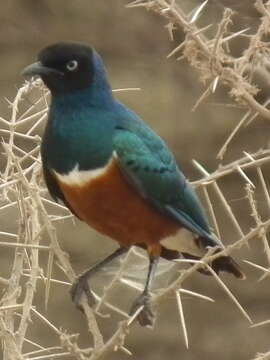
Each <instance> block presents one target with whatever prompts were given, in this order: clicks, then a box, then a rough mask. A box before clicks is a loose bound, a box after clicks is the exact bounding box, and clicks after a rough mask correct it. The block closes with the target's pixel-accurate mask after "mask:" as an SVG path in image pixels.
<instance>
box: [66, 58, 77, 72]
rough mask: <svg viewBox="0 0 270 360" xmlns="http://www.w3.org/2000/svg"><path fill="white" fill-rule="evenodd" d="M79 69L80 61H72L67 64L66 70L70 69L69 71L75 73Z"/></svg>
mask: <svg viewBox="0 0 270 360" xmlns="http://www.w3.org/2000/svg"><path fill="white" fill-rule="evenodd" d="M77 67H78V61H76V60H71V61H69V62H68V63H67V64H66V68H67V69H68V71H74V70H76V69H77Z"/></svg>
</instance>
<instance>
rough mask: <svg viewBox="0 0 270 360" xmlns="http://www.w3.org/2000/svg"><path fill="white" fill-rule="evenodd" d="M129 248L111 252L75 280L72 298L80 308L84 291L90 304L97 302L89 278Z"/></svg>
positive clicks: (71, 291)
mask: <svg viewBox="0 0 270 360" xmlns="http://www.w3.org/2000/svg"><path fill="white" fill-rule="evenodd" d="M127 250H128V248H123V247H120V248H118V249H117V250H115V251H114V252H113V253H112V254H110V255H109V256H107V257H106V258H105V259H103V260H102V261H100V262H99V263H98V264H96V265H94V266H93V267H91V268H90V269H88V270H87V271H85V272H84V273H83V274H82V275H80V276H79V277H78V279H77V280H76V281H75V282H74V284H73V285H72V287H71V290H70V294H71V299H72V301H73V302H74V303H75V305H76V306H77V307H78V308H79V309H80V310H81V305H80V301H81V296H82V294H83V293H85V295H86V296H87V299H88V303H89V305H90V306H93V305H94V304H95V298H94V295H93V293H92V291H91V288H90V286H89V284H88V280H89V279H90V278H91V277H92V276H93V275H95V274H96V273H97V272H98V271H99V270H100V269H101V268H102V267H103V266H105V265H107V264H109V263H110V262H111V261H112V260H113V259H115V258H117V257H118V256H120V255H122V254H124V253H125V252H126V251H127Z"/></svg>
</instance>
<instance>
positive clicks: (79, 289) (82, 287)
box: [70, 275, 96, 310]
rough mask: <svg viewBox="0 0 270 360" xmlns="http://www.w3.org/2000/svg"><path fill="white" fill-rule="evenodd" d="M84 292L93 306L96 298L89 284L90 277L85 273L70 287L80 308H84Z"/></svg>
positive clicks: (72, 295)
mask: <svg viewBox="0 0 270 360" xmlns="http://www.w3.org/2000/svg"><path fill="white" fill-rule="evenodd" d="M83 294H85V295H86V297H87V301H88V304H89V306H91V307H93V306H94V305H95V303H96V300H95V297H94V294H93V293H92V291H91V288H90V286H89V284H88V278H87V277H86V276H84V275H82V276H80V277H79V278H78V279H77V280H76V281H75V282H74V284H73V285H72V287H71V289H70V295H71V299H72V301H73V302H74V304H75V305H76V307H77V308H78V309H80V310H82V306H81V298H82V295H83Z"/></svg>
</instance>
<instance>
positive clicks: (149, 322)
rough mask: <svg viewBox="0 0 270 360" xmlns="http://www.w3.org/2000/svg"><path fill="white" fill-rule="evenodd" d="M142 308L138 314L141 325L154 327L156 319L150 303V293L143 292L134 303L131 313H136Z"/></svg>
mask: <svg viewBox="0 0 270 360" xmlns="http://www.w3.org/2000/svg"><path fill="white" fill-rule="evenodd" d="M141 307H143V308H142V310H141V311H140V312H139V314H138V315H137V320H138V322H139V324H140V325H141V326H149V327H152V326H153V325H154V321H155V314H154V312H153V310H152V307H151V305H150V296H149V294H144V293H143V294H141V295H140V296H139V297H138V298H137V299H136V300H135V301H134V303H133V304H132V307H131V310H130V315H131V316H132V315H134V314H135V313H136V311H137V310H138V309H139V308H141Z"/></svg>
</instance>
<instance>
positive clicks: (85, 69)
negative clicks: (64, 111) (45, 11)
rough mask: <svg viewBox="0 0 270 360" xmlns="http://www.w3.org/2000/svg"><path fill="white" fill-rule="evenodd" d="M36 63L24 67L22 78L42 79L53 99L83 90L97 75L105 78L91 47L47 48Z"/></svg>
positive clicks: (60, 45) (65, 44)
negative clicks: (33, 77) (37, 77)
mask: <svg viewBox="0 0 270 360" xmlns="http://www.w3.org/2000/svg"><path fill="white" fill-rule="evenodd" d="M37 60H38V61H37V62H35V63H34V64H31V65H29V66H27V67H26V68H25V69H24V70H23V72H22V75H23V76H39V77H41V79H42V80H43V82H44V83H45V85H46V86H47V87H48V88H49V89H50V91H51V93H52V94H53V95H59V94H66V93H71V92H74V91H77V90H83V89H86V88H88V87H90V86H91V84H92V83H93V81H95V76H97V74H99V75H100V73H101V76H102V73H104V74H105V69H104V68H103V65H102V60H101V59H100V57H99V55H98V54H97V53H96V52H95V50H93V49H92V48H91V47H90V46H88V45H85V44H81V43H75V42H61V43H57V44H53V45H50V46H48V47H46V48H44V49H43V50H41V51H40V53H39V54H38V59H37ZM104 74H103V76H104V77H106V75H104Z"/></svg>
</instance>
